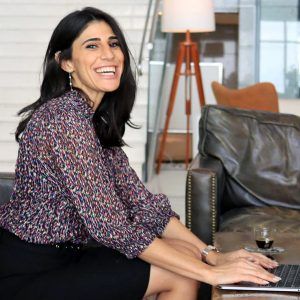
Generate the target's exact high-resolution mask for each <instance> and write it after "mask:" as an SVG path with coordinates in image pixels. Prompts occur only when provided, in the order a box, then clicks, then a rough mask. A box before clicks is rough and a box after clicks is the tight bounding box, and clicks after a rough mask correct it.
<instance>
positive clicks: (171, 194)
mask: <svg viewBox="0 0 300 300" xmlns="http://www.w3.org/2000/svg"><path fill="white" fill-rule="evenodd" d="M186 174H187V171H186V170H185V167H184V165H182V164H165V165H163V166H162V168H161V172H160V174H158V175H157V174H155V175H154V176H153V178H152V179H151V180H150V181H149V182H147V183H146V186H147V188H148V189H149V191H151V192H152V193H156V194H157V193H163V194H165V195H167V197H168V198H169V200H170V202H171V205H172V208H173V210H174V211H175V212H176V213H178V214H179V216H180V220H181V222H182V223H183V224H185V181H186Z"/></svg>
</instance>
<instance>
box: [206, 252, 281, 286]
mask: <svg viewBox="0 0 300 300" xmlns="http://www.w3.org/2000/svg"><path fill="white" fill-rule="evenodd" d="M209 277H210V278H208V283H209V284H211V285H219V284H232V283H237V282H240V281H247V282H252V283H256V284H268V283H269V282H274V283H275V282H278V281H279V280H280V278H279V277H276V276H274V275H273V274H271V273H269V272H268V271H267V270H265V269H264V268H263V267H261V266H260V265H259V264H257V263H255V262H252V261H250V260H248V259H246V258H238V259H236V260H235V261H229V262H226V263H224V264H221V265H217V266H211V276H209Z"/></svg>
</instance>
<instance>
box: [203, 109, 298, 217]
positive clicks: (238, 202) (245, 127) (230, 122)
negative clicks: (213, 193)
mask: <svg viewBox="0 0 300 300" xmlns="http://www.w3.org/2000/svg"><path fill="white" fill-rule="evenodd" d="M199 132H200V141H199V152H200V154H201V155H202V156H212V157H215V158H218V159H219V160H220V161H221V162H222V164H223V166H224V168H225V171H226V173H227V176H226V197H225V199H226V200H225V202H226V203H222V210H223V212H224V210H225V211H226V210H227V209H230V208H232V207H242V206H249V205H251V206H252V205H254V206H266V205H275V206H281V207H288V208H295V209H300V118H299V117H297V116H294V115H288V114H280V113H271V112H263V111H253V110H241V109H234V108H228V107H222V106H206V107H204V108H203V110H202V117H201V120H200V129H199Z"/></svg>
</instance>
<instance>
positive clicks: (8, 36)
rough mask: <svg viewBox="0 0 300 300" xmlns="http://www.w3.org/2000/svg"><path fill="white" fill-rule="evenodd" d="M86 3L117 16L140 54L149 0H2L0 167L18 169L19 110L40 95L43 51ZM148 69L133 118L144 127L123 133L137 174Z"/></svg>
mask: <svg viewBox="0 0 300 300" xmlns="http://www.w3.org/2000/svg"><path fill="white" fill-rule="evenodd" d="M85 6H95V7H97V8H99V9H102V10H104V11H106V12H108V13H110V14H112V15H113V16H114V17H116V19H117V20H118V21H119V23H120V25H121V27H122V28H123V30H124V31H125V35H126V37H127V40H128V42H129V47H130V49H131V50H132V52H133V54H134V56H135V57H136V58H137V57H138V54H139V48H140V42H141V39H142V32H143V27H144V22H145V16H146V12H147V6H148V1H147V0H114V1H111V0H97V1H95V0H92V1H87V0H0V171H13V170H14V164H15V159H16V155H17V144H16V143H15V142H14V135H13V133H14V131H15V128H16V125H17V122H18V119H17V118H16V117H15V115H16V112H17V111H18V110H19V109H20V108H22V107H23V106H25V105H27V104H29V103H31V102H33V101H35V100H36V99H37V98H38V95H39V92H38V91H39V85H40V82H41V72H40V71H41V65H42V60H43V55H44V53H45V50H46V47H47V43H48V41H49V39H50V35H51V33H52V31H53V29H54V27H55V26H56V25H57V23H58V22H59V20H60V19H61V18H62V17H63V16H65V15H66V14H67V13H69V12H71V11H73V10H75V9H80V8H83V7H85ZM145 73H146V74H145V75H144V76H143V78H141V79H140V82H139V92H138V97H137V104H136V106H135V109H134V112H133V120H132V121H133V122H135V123H138V124H140V125H142V129H141V130H138V131H137V130H134V131H133V130H131V129H130V130H128V132H126V135H125V140H126V141H127V143H128V144H129V145H131V146H132V148H128V147H127V149H125V150H126V152H127V154H128V155H129V159H130V161H131V163H132V164H133V166H134V168H135V169H136V170H137V172H138V174H139V175H141V167H142V163H143V162H144V159H145V157H144V153H145V151H144V146H145V142H146V115H147V110H146V109H147V90H146V86H147V70H146V72H145Z"/></svg>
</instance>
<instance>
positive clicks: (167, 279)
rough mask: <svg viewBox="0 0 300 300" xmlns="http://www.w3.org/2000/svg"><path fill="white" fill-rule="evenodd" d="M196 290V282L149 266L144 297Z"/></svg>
mask: <svg viewBox="0 0 300 300" xmlns="http://www.w3.org/2000/svg"><path fill="white" fill-rule="evenodd" d="M190 289H198V282H197V281H196V280H194V279H190V278H187V277H184V276H181V275H178V274H175V273H173V272H171V271H168V270H165V269H163V268H159V267H157V266H153V265H151V270H150V279H149V284H148V288H147V291H146V294H145V296H146V297H147V296H150V295H153V294H160V293H162V292H170V291H173V290H178V291H179V290H190Z"/></svg>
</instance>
